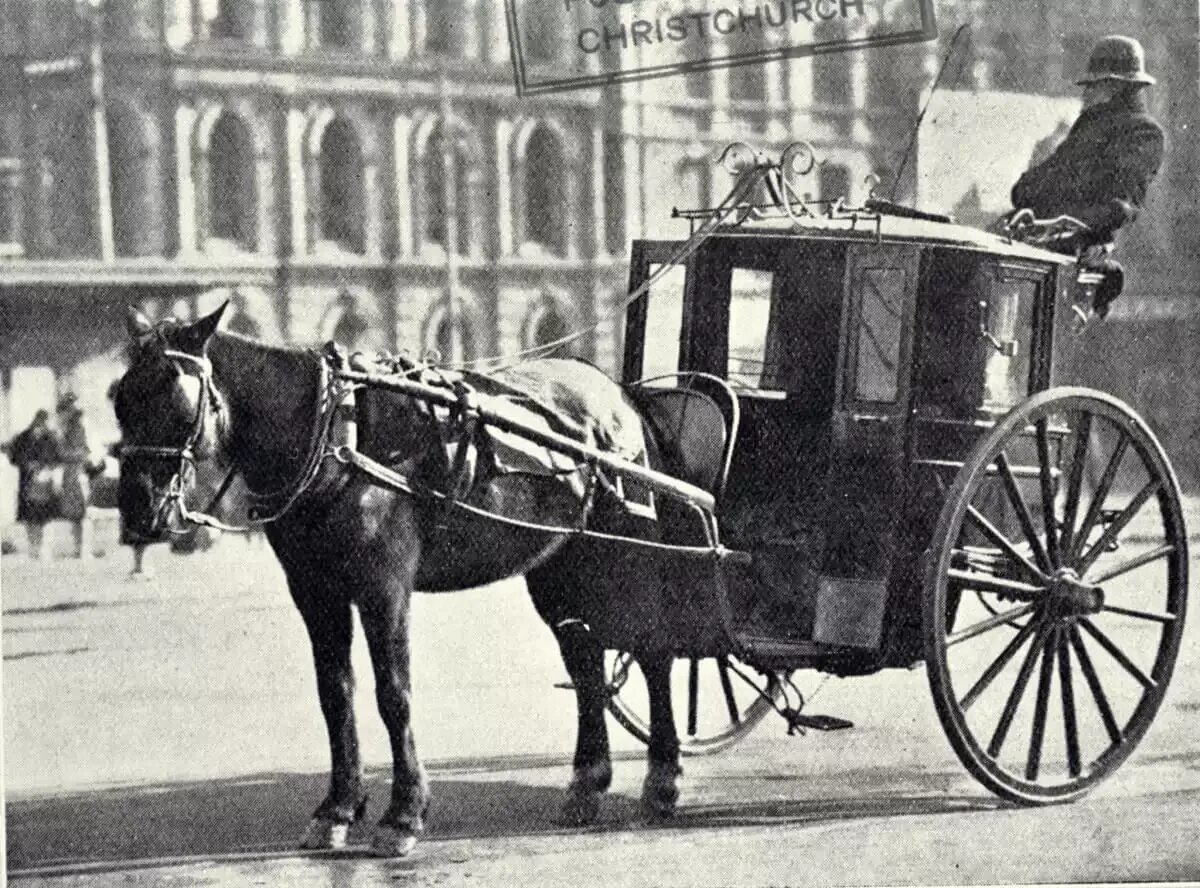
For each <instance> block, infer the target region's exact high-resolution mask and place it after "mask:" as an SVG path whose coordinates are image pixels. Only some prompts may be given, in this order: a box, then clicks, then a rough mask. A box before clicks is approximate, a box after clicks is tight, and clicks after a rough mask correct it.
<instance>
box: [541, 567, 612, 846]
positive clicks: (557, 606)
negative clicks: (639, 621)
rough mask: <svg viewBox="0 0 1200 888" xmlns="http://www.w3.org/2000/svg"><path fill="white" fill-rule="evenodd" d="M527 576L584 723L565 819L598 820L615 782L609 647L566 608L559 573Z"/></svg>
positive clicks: (565, 802) (577, 822)
mask: <svg viewBox="0 0 1200 888" xmlns="http://www.w3.org/2000/svg"><path fill="white" fill-rule="evenodd" d="M526 581H527V583H528V585H529V592H530V595H531V597H532V598H533V603H534V606H535V607H536V608H537V610H538V613H539V614H540V615H541V617H542V619H543V620H545V621H546V623H547V624H548V625H549V626H550V629H551V631H553V632H554V637H555V638H556V639H557V640H558V647H559V651H560V652H561V653H562V658H563V664H564V665H565V666H566V667H567V674H568V675H569V676H570V677H571V683H572V684H573V685H574V686H575V704H576V708H577V710H578V716H579V727H578V732H577V734H576V739H575V760H574V773H573V774H572V777H571V782H570V784H569V785H568V786H567V791H566V797H565V798H564V799H563V805H562V819H563V820H564V821H565V822H567V823H570V824H573V825H583V824H587V823H591V822H593V821H594V820H595V819H596V817H597V815H598V814H599V813H600V797H601V795H603V794H604V792H605V791H606V790H607V789H608V787H609V785H610V784H611V783H612V761H611V758H610V756H609V748H608V726H607V725H606V724H605V721H604V705H605V696H604V694H605V690H604V649H603V648H602V647H601V646H600V644H599V642H597V641H596V639H595V638H594V637H593V636H592V634H591V631H590V630H589V629H588V627H587V624H586V623H584V622H583V621H582V620H580V619H579V618H578V617H575V616H572V615H570V614H571V612H570V611H569V610H568V609H567V608H565V607H564V599H563V598H562V596H561V593H560V592H559V586H558V581H557V578H555V577H554V576H553V575H547V573H546V572H544V570H543V571H539V572H536V573H533V574H530V575H529V576H528V577H527V578H526Z"/></svg>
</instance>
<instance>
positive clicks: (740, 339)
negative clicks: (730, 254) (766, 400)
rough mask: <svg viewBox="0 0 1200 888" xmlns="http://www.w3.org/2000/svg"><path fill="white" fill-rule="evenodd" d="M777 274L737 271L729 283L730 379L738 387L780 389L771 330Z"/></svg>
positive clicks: (747, 269) (751, 270)
mask: <svg viewBox="0 0 1200 888" xmlns="http://www.w3.org/2000/svg"><path fill="white" fill-rule="evenodd" d="M774 282H775V275H774V274H773V273H772V272H769V271H759V270H757V269H750V268H735V269H733V274H732V276H731V278H730V281H729V296H730V299H729V358H728V362H727V364H726V373H725V375H726V378H727V379H728V380H729V382H730V383H731V384H732V385H734V386H745V387H747V388H754V389H760V390H761V389H767V390H770V389H776V390H777V389H780V388H781V387H782V386H781V380H780V379H779V376H780V373H779V361H778V359H777V358H776V357H775V356H774V355H772V354H771V349H770V348H769V337H768V335H767V334H768V329H769V326H770V318H771V292H772V288H773V286H774Z"/></svg>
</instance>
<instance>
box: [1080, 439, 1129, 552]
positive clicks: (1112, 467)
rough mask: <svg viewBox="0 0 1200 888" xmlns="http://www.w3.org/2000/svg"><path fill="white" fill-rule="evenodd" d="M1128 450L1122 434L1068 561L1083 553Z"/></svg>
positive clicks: (1093, 495)
mask: <svg viewBox="0 0 1200 888" xmlns="http://www.w3.org/2000/svg"><path fill="white" fill-rule="evenodd" d="M1128 449H1129V438H1128V437H1127V436H1126V435H1125V433H1124V432H1122V433H1121V438H1120V440H1119V441H1117V446H1116V447H1115V448H1114V449H1113V454H1112V456H1110V457H1109V458H1108V465H1106V466H1105V467H1104V472H1103V474H1101V476H1100V481H1099V483H1098V484H1097V485H1096V490H1095V492H1094V493H1093V494H1092V502H1091V504H1090V505H1089V506H1088V510H1087V514H1085V515H1084V516H1083V522H1082V523H1081V524H1080V525H1079V529H1078V530H1077V531H1076V532H1075V534H1074V536H1073V537H1072V539H1071V551H1070V552H1069V553H1068V557H1067V560H1068V561H1074V560H1075V559H1076V558H1078V557H1079V553H1080V552H1082V551H1083V547H1084V546H1085V545H1086V544H1087V538H1088V537H1089V536H1090V535H1091V533H1092V528H1093V527H1095V526H1096V521H1097V520H1098V519H1099V518H1100V511H1101V510H1102V509H1103V508H1104V501H1105V500H1106V499H1108V492H1109V491H1110V490H1111V489H1112V485H1113V481H1115V480H1116V478H1117V470H1118V469H1120V468H1121V460H1122V459H1124V457H1125V451H1126V450H1128Z"/></svg>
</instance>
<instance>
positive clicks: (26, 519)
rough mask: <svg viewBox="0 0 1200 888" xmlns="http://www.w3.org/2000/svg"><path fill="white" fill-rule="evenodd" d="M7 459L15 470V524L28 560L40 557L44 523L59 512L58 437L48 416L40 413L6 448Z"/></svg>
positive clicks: (43, 412) (45, 413)
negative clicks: (24, 542)
mask: <svg viewBox="0 0 1200 888" xmlns="http://www.w3.org/2000/svg"><path fill="white" fill-rule="evenodd" d="M6 449H7V450H8V458H9V460H10V461H11V462H12V464H13V465H15V466H16V467H17V472H18V475H17V477H18V480H17V521H19V522H21V523H22V524H24V525H25V533H26V534H27V536H28V538H29V557H30V558H34V559H40V558H41V557H42V538H43V536H44V535H45V529H46V523H47V522H48V521H51V520H53V519H54V518H55V516H56V515H57V512H58V483H57V482H58V471H57V465H56V463H57V462H58V436H57V434H56V433H55V431H54V429H53V428H51V427H50V414H49V412H47V411H45V410H39V411H38V412H37V413H36V414H34V417H33V422H31V423H30V424H29V427H28V428H26V429H25V430H24V431H23V432H20V433H19V434H18V435H17V436H16V437H15V438H13V439H12V441H11V442H9V444H8V445H7V448H6Z"/></svg>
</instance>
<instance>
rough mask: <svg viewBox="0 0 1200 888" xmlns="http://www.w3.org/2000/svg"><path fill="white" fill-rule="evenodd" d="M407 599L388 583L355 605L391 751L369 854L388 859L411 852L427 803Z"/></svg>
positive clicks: (407, 593) (405, 593)
mask: <svg viewBox="0 0 1200 888" xmlns="http://www.w3.org/2000/svg"><path fill="white" fill-rule="evenodd" d="M410 599H411V590H410V589H409V588H405V587H402V586H401V584H400V583H399V582H398V581H396V580H394V579H393V580H390V581H389V582H388V584H387V585H386V587H385V588H383V589H378V590H374V591H371V592H368V593H366V594H364V595H362V596H361V598H360V601H359V613H360V615H361V617H362V623H363V632H364V633H365V634H366V636H367V644H368V645H369V647H370V650H371V663H372V666H373V667H374V673H375V699H376V702H377V703H378V704H379V714H380V716H381V717H382V718H383V723H384V726H385V727H386V728H387V732H388V737H389V739H390V740H391V745H392V799H391V804H390V805H389V806H388V809H387V811H386V812H385V813H384V815H383V817H382V818H381V819H380V821H379V826H378V828H377V829H376V831H375V835H374V837H373V838H372V842H371V850H372V851H373V852H374V853H376V854H379V855H381V856H388V857H402V856H404V855H406V854H408V853H409V852H410V851H411V850H412V849H413V846H414V845H415V844H416V842H417V835H418V834H419V833H420V832H421V830H422V829H423V827H424V822H423V819H424V816H425V811H426V809H427V808H428V807H429V798H430V792H429V781H428V779H427V778H426V776H425V771H424V769H423V768H422V767H421V763H420V761H419V760H418V759H417V746H416V740H415V738H414V736H413V730H412V684H411V678H410V652H409V635H408V633H409V605H410Z"/></svg>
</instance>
